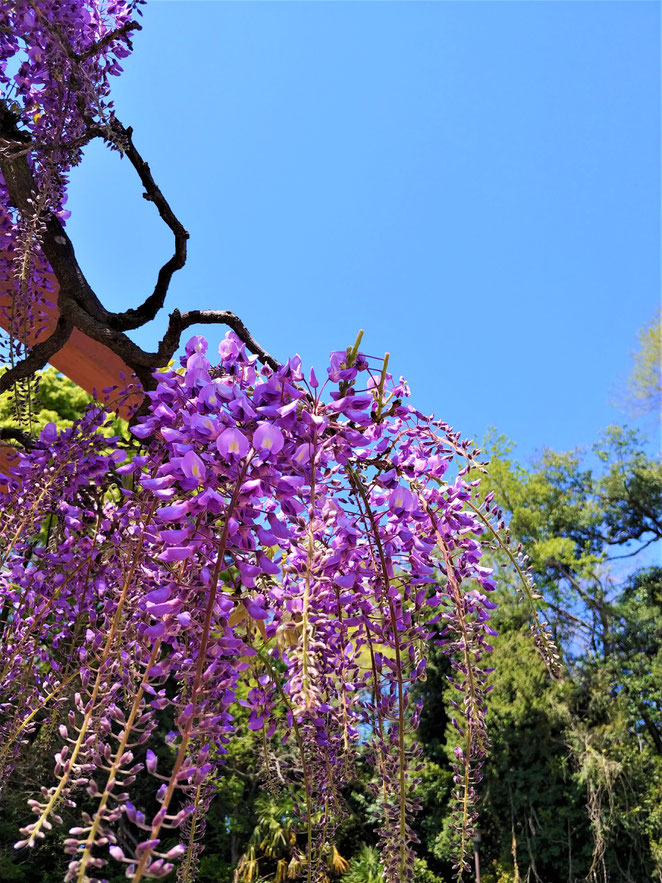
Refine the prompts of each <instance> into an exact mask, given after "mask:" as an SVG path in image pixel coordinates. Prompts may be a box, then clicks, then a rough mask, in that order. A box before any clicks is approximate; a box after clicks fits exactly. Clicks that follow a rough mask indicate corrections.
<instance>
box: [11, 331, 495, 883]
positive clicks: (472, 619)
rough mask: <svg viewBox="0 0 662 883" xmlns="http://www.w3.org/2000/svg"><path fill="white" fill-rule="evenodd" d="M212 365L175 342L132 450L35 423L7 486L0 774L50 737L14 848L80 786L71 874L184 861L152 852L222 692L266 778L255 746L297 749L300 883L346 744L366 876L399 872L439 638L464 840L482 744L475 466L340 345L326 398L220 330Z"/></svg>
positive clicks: (373, 368) (221, 727)
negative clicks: (175, 351) (371, 805)
mask: <svg viewBox="0 0 662 883" xmlns="http://www.w3.org/2000/svg"><path fill="white" fill-rule="evenodd" d="M219 352H220V362H219V363H218V364H217V365H212V364H211V362H210V360H209V359H208V357H207V344H206V341H205V340H204V339H203V338H200V337H196V338H193V339H192V340H191V341H190V343H189V344H188V346H187V350H186V355H185V356H184V357H183V358H182V367H181V368H179V369H175V368H171V369H169V370H167V371H165V372H161V373H160V374H159V375H158V386H157V388H156V390H155V391H154V392H153V393H151V394H150V407H149V413H148V414H147V415H146V416H145V417H143V418H141V420H140V421H139V422H138V423H137V424H136V425H135V426H134V428H133V434H134V436H135V437H136V438H137V439H139V440H140V441H142V446H141V448H140V450H139V452H138V453H135V452H132V453H131V455H130V456H129V457H128V458H127V457H126V451H125V450H124V449H123V448H122V447H121V446H119V445H118V444H117V442H116V441H115V442H114V441H113V440H112V439H111V440H108V438H107V437H106V436H104V435H102V434H101V431H100V430H101V428H102V426H103V421H104V416H105V415H104V414H103V412H102V411H101V410H100V409H99V408H93V409H92V410H91V411H90V412H89V413H88V415H87V416H86V417H85V419H84V420H82V421H81V422H80V423H79V424H78V425H77V426H76V427H74V429H72V430H67V431H66V432H63V433H61V434H58V433H57V432H56V430H55V428H54V427H53V426H50V427H48V428H47V429H46V430H44V433H43V434H42V438H41V444H39V445H38V446H37V447H35V449H34V451H32V452H30V453H29V454H25V455H22V456H21V459H20V464H19V466H18V467H17V469H16V470H15V476H14V477H12V479H11V480H10V483H9V486H8V488H7V491H6V493H5V496H4V499H3V501H2V502H3V510H4V512H6V520H5V524H4V530H3V533H2V543H3V546H2V549H3V571H2V595H3V599H4V615H3V627H4V632H3V638H2V642H3V643H2V654H1V655H2V659H3V660H4V671H3V677H2V681H1V683H2V706H1V710H2V713H3V726H4V733H3V748H2V773H3V777H4V778H5V779H6V778H7V776H8V775H9V774H10V772H11V767H12V763H13V761H14V758H15V756H16V754H17V752H18V751H20V749H21V747H22V746H26V745H28V744H29V743H30V740H31V738H32V734H33V733H34V732H35V731H36V729H37V727H43V726H44V725H45V724H46V723H48V722H52V724H53V726H55V727H56V728H57V732H58V733H59V742H60V747H59V748H58V750H57V753H56V754H55V771H54V784H53V785H51V786H50V787H44V789H43V792H42V797H41V799H38V800H32V801H31V806H32V809H33V810H34V813H35V820H34V821H33V822H32V823H31V824H30V825H28V826H27V827H25V828H24V829H23V830H22V832H21V836H22V839H21V840H20V841H19V843H18V844H17V845H18V846H29V847H32V846H34V845H35V844H36V843H37V842H38V841H39V840H40V839H42V838H43V837H44V836H45V835H46V833H47V832H48V831H49V830H50V828H51V826H52V825H53V824H54V823H57V822H58V821H59V815H58V812H57V807H58V805H60V804H62V802H64V803H65V804H66V805H68V806H70V807H71V806H74V805H75V803H76V795H77V794H78V793H81V792H83V791H86V792H87V794H88V795H89V796H90V797H92V798H94V800H95V804H96V811H95V813H94V815H92V814H91V813H83V814H82V817H81V821H80V825H79V826H76V827H74V828H73V829H72V830H71V831H70V837H69V838H68V839H67V840H66V849H67V851H68V852H69V853H70V854H71V856H72V859H71V864H70V866H69V872H68V875H67V880H79V881H83V880H90V879H96V877H95V874H96V872H97V870H98V869H101V868H103V866H104V864H105V862H106V861H108V860H109V858H112V859H114V860H116V861H121V862H124V863H125V864H126V866H127V876H128V877H129V879H131V880H133V881H139V880H141V879H142V878H143V877H158V876H163V875H165V874H167V873H168V872H169V871H170V870H171V869H172V867H173V861H174V860H175V859H176V858H178V857H180V856H182V855H186V853H187V851H189V850H190V849H191V848H192V845H191V844H190V843H189V844H187V842H186V839H185V838H184V839H183V840H182V842H180V843H175V844H174V845H173V846H172V847H171V848H169V849H168V850H166V851H165V852H164V851H163V850H164V846H163V844H164V843H165V842H168V843H169V842H170V841H171V839H172V836H173V831H176V830H177V829H179V828H181V827H182V826H183V824H184V823H185V822H186V820H187V819H189V817H190V816H191V814H195V813H197V812H198V811H199V807H200V803H201V801H203V802H204V801H208V799H209V794H208V787H207V785H208V783H209V782H210V781H212V779H213V778H214V776H215V775H216V774H217V773H218V771H219V769H220V768H222V765H223V761H224V756H225V754H226V752H227V745H228V742H229V740H230V739H231V738H232V736H233V734H234V732H235V726H234V715H233V710H234V709H235V706H236V703H237V701H238V700H237V696H238V694H239V692H240V690H239V688H240V685H242V684H243V685H245V686H246V687H247V692H246V691H241V695H244V693H245V695H246V696H247V699H244V700H242V702H244V703H247V704H248V707H249V712H250V713H249V717H248V726H249V728H250V729H251V730H253V731H255V732H256V733H262V735H263V738H262V745H263V750H264V751H265V768H267V769H268V764H269V757H268V755H269V744H270V743H272V742H273V740H282V739H285V740H291V741H292V744H293V747H294V750H295V752H296V753H297V755H298V758H299V763H298V764H297V769H296V770H295V771H294V776H293V781H292V786H293V787H294V788H295V789H296V791H297V793H298V795H299V806H300V812H301V817H302V822H303V824H304V827H305V828H306V830H307V831H308V834H307V847H306V854H305V856H304V865H305V866H306V867H307V869H308V870H307V874H308V879H310V880H312V879H315V876H314V874H315V864H316V861H317V860H318V859H319V856H320V853H321V849H322V847H323V845H324V842H325V837H327V836H328V834H329V832H330V831H331V830H332V824H333V818H334V816H335V815H336V814H337V812H338V810H339V806H338V803H339V792H340V789H341V787H342V785H343V784H344V783H345V782H346V781H347V778H348V776H349V775H351V754H352V752H353V751H354V749H355V747H356V746H357V743H359V742H361V741H365V740H367V741H369V742H370V743H371V752H372V758H373V763H374V766H375V769H376V773H377V782H378V785H377V786H376V793H377V795H378V797H379V800H380V805H381V808H382V813H383V823H382V825H381V826H380V831H381V838H382V845H383V858H384V866H385V868H386V873H387V879H389V880H393V881H400V880H402V881H404V880H407V879H409V875H410V872H411V867H412V861H413V853H412V849H411V843H412V841H413V839H414V835H413V833H412V831H411V828H410V818H411V815H412V813H413V812H414V811H415V809H416V799H415V796H414V788H415V785H416V782H417V773H418V771H419V769H420V762H419V758H418V752H417V749H416V747H415V744H414V743H413V740H412V737H411V734H412V732H413V731H414V729H415V726H416V721H417V715H418V708H417V707H416V705H415V703H412V702H411V701H410V692H411V687H412V685H413V684H414V683H415V682H416V680H417V679H419V678H421V677H423V676H424V672H425V664H426V644H427V643H428V642H429V641H430V640H431V639H432V638H433V637H435V636H436V637H438V638H439V639H440V640H442V641H444V642H445V645H446V649H447V651H448V653H449V655H450V657H451V659H452V660H453V664H454V667H455V672H456V676H455V681H456V686H457V687H458V690H459V691H460V694H461V697H462V698H461V699H460V700H459V701H458V703H457V712H456V720H455V724H456V727H457V729H458V734H459V736H460V743H461V747H458V750H457V755H458V763H457V765H456V772H455V780H456V789H457V790H456V795H455V797H456V801H457V807H458V819H457V827H458V834H459V836H460V839H461V840H462V839H464V840H465V841H466V837H467V836H468V835H469V834H470V832H471V828H472V825H473V822H474V820H475V793H474V787H475V784H476V782H477V780H478V779H479V777H480V766H481V764H482V761H483V759H484V757H485V753H486V750H487V734H486V732H485V723H484V720H485V693H486V686H485V669H484V665H483V657H484V655H485V653H486V652H488V651H489V649H490V645H489V640H490V635H492V634H494V632H493V630H492V629H491V627H490V624H489V617H490V610H491V609H492V608H494V606H495V604H494V602H493V601H492V600H490V598H491V597H492V592H493V590H494V588H495V585H494V581H493V579H492V576H491V573H490V571H489V569H487V568H485V567H483V566H482V565H481V563H480V559H481V547H482V544H483V536H484V534H485V533H486V527H485V523H484V521H483V518H489V517H490V513H489V511H486V510H485V507H484V506H483V507H481V506H480V505H479V504H478V503H477V500H478V495H477V488H476V485H477V480H476V479H473V480H469V477H470V476H467V472H468V470H469V469H470V468H471V466H472V465H475V460H474V459H473V457H472V451H471V450H470V449H469V447H468V446H467V445H466V444H465V443H462V442H461V441H460V439H459V437H458V436H457V435H456V434H454V433H452V432H451V430H450V428H449V427H447V426H445V425H444V424H441V423H436V422H434V421H432V420H431V419H428V418H426V417H424V416H423V415H422V414H421V413H419V412H418V411H416V409H415V408H413V407H412V406H410V405H408V404H405V397H406V396H407V395H408V389H407V386H406V384H405V383H404V382H403V381H400V382H394V380H393V379H392V378H391V376H390V374H389V373H388V371H387V366H386V364H385V363H384V362H383V361H381V362H380V361H375V360H371V359H369V358H367V357H365V356H364V355H363V354H362V353H361V352H360V350H359V348H358V346H355V347H353V348H349V349H348V350H347V351H341V352H337V353H333V354H332V357H331V365H330V367H329V369H328V376H327V378H326V380H325V382H324V383H323V384H320V383H319V382H318V381H317V379H316V377H315V374H314V372H312V371H311V372H310V375H309V376H308V377H306V376H304V374H303V372H302V368H301V363H300V360H299V359H298V358H293V359H291V360H289V361H288V363H287V364H286V365H284V366H283V367H282V368H280V369H279V370H277V371H273V370H272V369H270V368H268V367H263V368H261V369H260V368H259V367H258V365H257V363H256V359H255V357H249V356H247V354H246V352H245V348H244V347H243V345H242V344H241V342H240V341H239V340H238V338H237V337H236V336H235V335H234V334H233V332H228V334H227V335H226V337H225V339H224V340H223V341H222V343H221V345H220V347H219ZM458 461H459V469H458V468H457V467H456V466H455V465H454V464H455V463H458ZM474 472H475V470H474ZM472 474H473V473H472ZM109 479H112V481H114V484H113V483H112V482H110V481H109ZM467 504H471V505H467ZM472 505H477V506H478V513H477V512H476V511H474V510H473V508H472ZM480 516H483V517H480ZM19 697H20V698H19ZM19 709H20V711H19ZM164 717H166V718H167V719H171V718H172V719H173V720H174V725H173V729H172V730H171V731H170V732H168V735H167V737H166V743H167V746H168V748H169V752H170V753H169V756H170V764H169V767H167V768H163V769H162V768H161V765H160V764H157V760H156V753H155V751H154V748H155V746H154V744H153V739H154V737H155V734H156V733H157V730H158V728H159V724H160V723H161V722H162V721H163V719H164ZM138 776H148V777H152V779H153V780H154V789H155V800H156V801H157V803H158V805H159V809H158V811H157V812H156V813H154V814H151V815H150V814H147V813H146V812H145V810H144V808H142V809H141V808H140V807H137V806H134V805H133V803H132V802H131V785H132V784H133V782H134V781H135V779H136V777H138ZM121 816H124V817H125V818H126V819H128V820H130V822H131V823H132V824H133V825H134V826H135V827H136V828H137V829H138V830H139V831H142V832H143V837H142V839H141V840H140V841H139V842H138V845H137V847H136V848H135V849H133V850H129V849H128V848H127V846H126V844H124V843H121V842H120V841H119V840H118V837H117V834H116V833H115V831H116V823H117V821H118V819H119V818H120V817H121ZM461 853H462V850H461ZM185 860H186V861H189V860H190V858H186V859H185Z"/></svg>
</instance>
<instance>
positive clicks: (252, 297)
mask: <svg viewBox="0 0 662 883" xmlns="http://www.w3.org/2000/svg"><path fill="white" fill-rule="evenodd" d="M659 17H660V7H659V5H658V4H657V3H655V2H636V0H627V2H426V3H423V2H363V3H360V2H349V3H347V2H314V0H308V2H300V3H291V2H264V3H260V2H236V3H229V2H186V3H182V2H152V3H148V4H147V6H146V7H145V15H144V29H143V31H142V32H141V33H140V34H138V36H137V37H136V40H135V51H134V54H133V56H132V57H131V58H130V59H129V60H128V61H127V63H126V65H125V67H126V70H125V74H124V75H123V76H122V77H121V78H120V79H119V80H118V81H117V82H116V83H115V91H114V96H115V103H116V107H117V113H118V116H119V117H120V119H121V120H122V121H123V122H124V123H125V125H129V124H130V125H133V127H134V139H135V142H136V145H137V146H138V148H139V150H141V152H142V153H143V155H144V156H145V158H146V159H147V160H148V161H149V163H150V165H151V168H152V171H153V173H154V175H155V177H156V180H157V182H158V183H159V185H160V186H161V188H162V190H163V191H164V193H165V194H166V196H167V197H168V199H169V200H170V202H171V204H172V206H173V208H174V209H175V211H176V212H177V213H178V215H179V216H180V218H181V220H182V222H183V223H184V225H185V226H186V227H187V228H188V229H189V231H190V233H191V240H190V252H189V254H190V257H189V261H188V264H187V266H186V268H185V269H184V270H183V271H181V272H180V273H179V274H177V277H176V279H175V280H174V282H173V285H172V287H171V291H170V294H169V297H168V301H167V307H168V308H169V309H172V308H174V307H175V306H178V307H180V308H182V309H187V308H193V307H201V308H205V307H206V308H219V309H220V308H223V309H231V310H234V311H235V312H237V313H238V314H239V315H240V316H241V317H242V318H243V319H244V321H245V322H246V323H247V324H248V325H249V327H250V328H251V329H252V331H253V333H254V334H255V336H256V337H257V339H258V340H259V341H260V342H261V343H262V344H263V345H264V346H265V347H266V348H267V349H269V350H270V351H271V352H272V353H273V354H274V355H276V356H277V357H278V358H280V359H285V358H286V357H287V356H288V355H289V354H291V353H294V352H299V353H300V354H301V356H302V358H303V359H304V363H306V364H315V365H316V366H324V364H325V362H326V357H327V354H328V352H329V351H330V350H333V349H338V348H341V347H344V346H346V345H347V344H349V343H351V342H353V340H354V338H355V336H356V331H357V329H358V328H364V329H365V332H366V336H365V338H364V342H365V346H364V349H365V350H366V351H367V352H369V353H371V354H381V353H383V352H384V351H386V350H388V351H390V353H391V365H392V366H393V368H394V370H395V372H396V373H397V374H404V375H405V376H406V377H407V379H408V380H409V381H410V384H411V387H412V391H413V397H412V401H413V402H414V403H415V404H416V405H417V406H418V407H419V408H420V409H421V410H423V411H426V412H432V411H434V412H435V414H437V416H439V417H442V418H443V419H445V420H448V421H449V422H451V423H452V424H453V425H454V426H455V427H456V428H457V429H461V430H462V431H463V432H464V433H465V434H466V435H471V436H475V437H476V438H481V437H482V435H483V433H484V432H485V430H486V428H487V427H488V426H495V427H496V428H497V429H498V430H499V431H501V432H503V433H505V434H506V435H508V436H509V437H510V438H512V439H513V440H514V441H515V442H516V443H517V445H518V453H519V455H520V457H522V458H524V459H526V458H528V457H530V456H532V455H533V454H534V453H535V452H536V451H539V450H540V449H541V448H543V447H544V446H549V447H553V448H557V449H565V448H570V447H574V446H576V445H587V444H590V443H592V442H593V441H595V440H596V438H597V436H598V434H599V432H600V431H601V429H602V428H604V427H605V426H606V425H607V424H609V423H613V422H625V421H627V417H626V416H625V415H624V414H623V412H622V411H619V410H617V409H616V408H615V407H613V405H612V404H611V401H612V400H613V399H614V397H615V396H616V395H617V394H618V391H619V389H621V388H622V387H623V385H624V381H625V378H626V377H627V374H628V371H629V367H630V351H631V350H632V349H634V347H635V345H636V336H637V330H638V329H639V328H640V327H641V326H642V325H644V324H645V323H646V322H647V321H649V320H650V318H651V317H652V315H653V313H654V311H655V309H656V305H657V304H658V301H659V291H660V287H659V284H660V215H659V213H660V165H659V155H660V87H659V82H660V78H659V66H660V49H659V46H660V40H659V30H660V22H659ZM69 208H70V209H71V210H72V217H71V220H70V221H69V229H70V233H71V236H72V239H73V241H74V242H75V243H76V246H77V252H78V256H79V260H80V262H81V264H82V266H83V268H84V270H85V271H86V273H87V275H88V278H89V279H90V281H91V283H92V284H93V286H94V287H95V288H96V290H97V292H98V293H99V295H100V296H101V298H102V300H103V301H104V302H105V303H106V304H107V305H108V306H109V307H111V308H115V309H122V308H126V307H128V306H131V305H136V304H137V303H138V302H140V301H141V300H142V299H143V298H144V297H145V295H146V294H147V293H148V292H149V291H150V290H151V287H152V286H153V284H154V280H155V275H156V271H157V269H158V266H160V264H161V263H162V262H163V261H164V260H165V259H166V258H167V257H168V256H169V255H170V253H171V247H172V240H171V236H170V235H169V233H168V231H167V230H166V228H165V227H164V226H163V225H162V224H161V222H160V221H159V219H158V217H157V216H156V212H155V210H154V207H153V206H151V205H149V204H148V203H146V202H145V201H144V200H143V199H142V198H141V191H140V188H139V186H138V181H137V178H136V176H135V172H134V171H133V169H132V168H131V166H130V165H129V163H128V162H127V161H120V160H119V158H118V156H117V155H114V154H111V153H109V152H108V151H104V150H103V148H101V147H99V146H92V147H91V148H90V149H89V150H88V153H87V157H86V160H85V162H84V163H83V164H82V166H81V167H79V168H78V169H76V170H75V171H74V173H73V175H72V186H71V191H70V199H69ZM164 324H165V322H164V320H160V321H158V320H157V321H156V322H154V323H152V325H150V326H148V328H146V329H145V330H143V331H141V332H139V333H138V335H137V339H138V340H139V341H140V342H141V343H142V344H143V345H145V346H151V345H152V344H153V343H154V342H155V341H156V340H157V338H158V336H159V335H160V333H161V332H162V330H163V327H164ZM205 333H206V335H207V336H208V337H209V339H210V341H213V342H216V341H217V340H218V339H220V337H221V336H222V335H223V334H224V329H220V328H219V329H215V328H207V329H206V331H205ZM648 428H649V429H653V430H654V426H652V425H651V423H650V421H649V424H648Z"/></svg>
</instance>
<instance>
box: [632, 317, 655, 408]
mask: <svg viewBox="0 0 662 883" xmlns="http://www.w3.org/2000/svg"><path fill="white" fill-rule="evenodd" d="M633 361H634V364H633V366H632V372H631V374H630V377H629V378H628V388H627V393H628V395H627V405H628V407H629V410H630V411H631V412H632V414H633V415H635V416H636V415H639V414H649V413H656V414H658V415H659V414H660V409H661V407H662V309H661V310H659V312H658V313H657V314H656V315H655V316H654V317H653V319H652V320H651V322H650V323H649V324H648V325H646V326H645V327H644V328H642V329H641V331H640V332H639V347H638V349H637V350H636V352H634V353H633Z"/></svg>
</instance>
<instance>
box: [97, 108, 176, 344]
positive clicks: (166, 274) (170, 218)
mask: <svg viewBox="0 0 662 883" xmlns="http://www.w3.org/2000/svg"><path fill="white" fill-rule="evenodd" d="M113 129H114V131H115V132H116V133H117V136H118V137H117V141H116V143H117V145H118V147H120V148H121V149H122V150H123V151H124V153H125V154H126V156H127V157H128V159H129V161H130V162H131V165H132V166H133V167H134V169H135V170H136V171H137V172H138V176H139V178H140V181H141V183H142V185H143V187H144V188H145V192H144V193H143V197H144V198H145V199H146V200H147V201H148V202H153V203H154V205H155V206H156V208H157V210H158V213H159V215H160V216H161V218H162V220H163V221H164V222H165V223H166V224H167V225H168V227H169V228H170V229H171V230H172V233H173V236H174V237H175V251H174V253H173V256H172V257H171V258H170V260H168V261H166V263H165V264H164V265H163V266H162V267H161V269H160V270H159V274H158V277H157V280H156V285H155V286H154V291H153V292H152V293H151V294H150V296H149V297H148V298H147V300H145V301H144V303H142V304H141V305H140V306H139V307H137V308H136V309H131V310H127V311H126V312H124V313H112V314H111V315H109V317H108V323H109V325H110V326H111V327H112V328H115V329H116V330H117V331H129V330H130V329H132V328H139V327H140V326H141V325H144V324H145V322H149V321H151V320H152V319H153V318H154V317H155V316H156V314H157V313H158V312H159V310H160V309H161V307H162V306H163V303H164V301H165V296H166V294H167V292H168V287H169V285H170V280H171V279H172V276H173V274H174V273H176V272H177V270H181V268H182V267H183V266H184V264H185V263H186V242H187V240H188V238H189V234H188V232H187V231H186V230H185V229H184V226H183V225H182V224H181V222H180V221H179V219H178V218H177V217H176V215H175V213H174V212H173V210H172V209H171V208H170V205H169V203H168V200H167V199H166V198H165V196H164V195H163V193H162V192H161V189H160V188H159V186H158V185H157V184H156V182H155V180H154V178H153V177H152V173H151V171H150V168H149V166H148V164H147V163H146V162H145V160H144V159H143V158H142V156H141V155H140V153H139V152H138V151H137V149H136V147H135V145H134V143H133V138H132V136H133V129H132V128H131V127H129V128H128V129H125V128H124V126H122V124H121V123H120V122H119V121H118V120H116V119H115V120H113Z"/></svg>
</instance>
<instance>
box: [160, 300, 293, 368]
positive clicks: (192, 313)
mask: <svg viewBox="0 0 662 883" xmlns="http://www.w3.org/2000/svg"><path fill="white" fill-rule="evenodd" d="M191 325H227V326H228V328H231V329H232V330H233V331H234V333H235V334H236V335H237V337H238V338H239V339H240V340H241V341H242V342H243V343H245V344H246V347H247V348H248V350H249V351H250V352H251V353H254V354H255V355H256V356H257V357H258V359H259V360H260V361H261V362H262V363H263V364H264V365H269V367H270V368H273V369H274V371H276V370H277V369H278V368H279V367H280V363H279V362H278V361H277V359H274V357H273V356H272V355H271V354H270V353H268V352H267V351H266V350H265V349H264V347H262V346H260V344H259V343H258V342H257V341H256V340H255V338H254V337H253V335H252V334H251V333H250V331H249V330H248V328H247V327H246V326H245V325H244V323H243V322H242V321H241V319H240V318H239V316H237V315H236V314H235V313H231V312H230V310H189V311H188V312H186V313H180V312H179V310H175V311H174V312H173V313H171V314H170V323H169V325H168V330H167V331H166V333H165V336H164V338H163V340H162V341H161V343H160V344H159V350H158V352H159V354H160V355H161V357H162V359H163V360H164V364H165V362H167V361H169V360H170V359H171V358H172V355H173V353H174V352H175V350H176V349H177V347H178V346H179V339H180V337H181V334H182V331H184V330H185V329H186V328H190V327H191Z"/></svg>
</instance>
